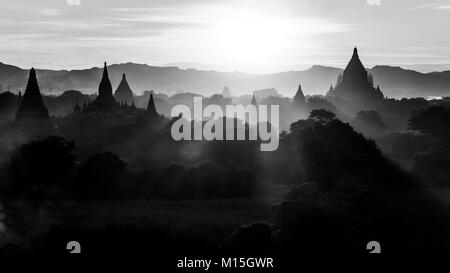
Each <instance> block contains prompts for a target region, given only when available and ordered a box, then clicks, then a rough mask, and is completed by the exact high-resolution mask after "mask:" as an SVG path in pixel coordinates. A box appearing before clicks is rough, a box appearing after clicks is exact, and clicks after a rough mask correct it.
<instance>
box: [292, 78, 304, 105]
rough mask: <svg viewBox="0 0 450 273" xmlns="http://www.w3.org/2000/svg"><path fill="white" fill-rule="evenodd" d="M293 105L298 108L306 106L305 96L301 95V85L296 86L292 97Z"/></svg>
mask: <svg viewBox="0 0 450 273" xmlns="http://www.w3.org/2000/svg"><path fill="white" fill-rule="evenodd" d="M294 103H295V104H296V105H299V106H302V107H303V106H305V105H306V98H305V94H303V90H302V85H301V84H299V85H298V89H297V93H295V96H294Z"/></svg>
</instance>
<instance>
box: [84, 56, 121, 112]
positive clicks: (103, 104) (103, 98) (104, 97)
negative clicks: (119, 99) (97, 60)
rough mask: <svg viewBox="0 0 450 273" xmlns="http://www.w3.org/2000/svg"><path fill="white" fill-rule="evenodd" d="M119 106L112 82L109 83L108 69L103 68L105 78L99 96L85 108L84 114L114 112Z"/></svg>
mask: <svg viewBox="0 0 450 273" xmlns="http://www.w3.org/2000/svg"><path fill="white" fill-rule="evenodd" d="M117 106H118V104H117V103H116V100H115V99H114V97H113V93H112V86H111V82H110V81H109V76H108V68H107V67H106V62H105V66H104V68H103V76H102V80H101V81H100V84H99V86H98V96H97V98H95V100H94V101H93V102H92V103H89V104H88V105H87V106H86V107H84V108H83V112H108V111H111V110H114V109H115V108H116V107H117Z"/></svg>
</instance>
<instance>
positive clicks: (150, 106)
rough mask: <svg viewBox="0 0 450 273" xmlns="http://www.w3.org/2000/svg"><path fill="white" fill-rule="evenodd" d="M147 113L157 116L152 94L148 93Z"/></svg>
mask: <svg viewBox="0 0 450 273" xmlns="http://www.w3.org/2000/svg"><path fill="white" fill-rule="evenodd" d="M147 114H148V115H150V116H152V117H156V116H158V112H157V111H156V107H155V102H154V100H153V94H150V99H149V100H148V106H147Z"/></svg>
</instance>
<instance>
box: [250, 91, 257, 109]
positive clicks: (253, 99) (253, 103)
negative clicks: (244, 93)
mask: <svg viewBox="0 0 450 273" xmlns="http://www.w3.org/2000/svg"><path fill="white" fill-rule="evenodd" d="M250 103H251V104H252V105H254V106H256V107H258V101H257V100H256V97H255V93H253V96H252V100H251V102H250Z"/></svg>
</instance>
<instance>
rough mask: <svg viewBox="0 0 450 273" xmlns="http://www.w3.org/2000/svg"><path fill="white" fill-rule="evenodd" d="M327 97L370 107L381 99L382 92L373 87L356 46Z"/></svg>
mask: <svg viewBox="0 0 450 273" xmlns="http://www.w3.org/2000/svg"><path fill="white" fill-rule="evenodd" d="M327 97H328V98H330V99H331V100H333V101H334V102H335V101H336V100H337V101H339V100H341V101H344V102H347V103H351V104H353V105H356V104H358V105H360V106H361V107H370V106H373V105H374V104H377V103H378V102H380V101H382V100H383V98H384V95H383V93H382V92H381V90H380V89H379V88H377V89H375V88H374V86H373V79H372V76H371V75H370V74H369V73H368V72H367V70H366V69H365V67H364V65H363V64H362V62H361V60H360V59H359V56H358V49H357V48H356V47H355V49H354V50H353V56H352V58H351V60H350V62H349V63H348V65H347V67H346V68H345V70H344V72H343V73H342V74H341V75H339V78H338V81H337V83H336V87H335V88H334V89H332V88H330V90H329V91H328V93H327Z"/></svg>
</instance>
